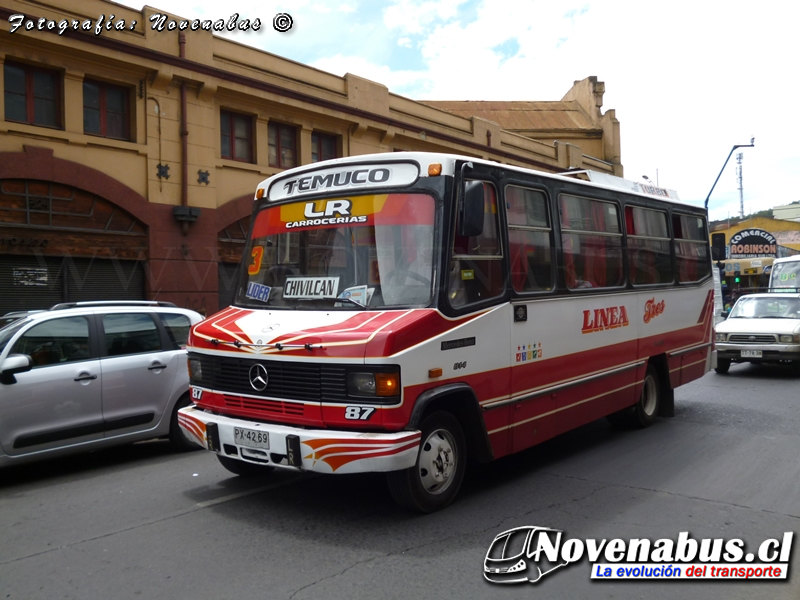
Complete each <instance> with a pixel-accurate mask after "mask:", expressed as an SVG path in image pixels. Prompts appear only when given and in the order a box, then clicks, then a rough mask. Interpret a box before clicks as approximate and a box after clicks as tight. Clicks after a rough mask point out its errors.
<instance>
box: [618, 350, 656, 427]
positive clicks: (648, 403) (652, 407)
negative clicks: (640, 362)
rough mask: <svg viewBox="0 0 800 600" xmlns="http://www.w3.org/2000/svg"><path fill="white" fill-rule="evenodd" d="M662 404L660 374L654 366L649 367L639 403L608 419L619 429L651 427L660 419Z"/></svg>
mask: <svg viewBox="0 0 800 600" xmlns="http://www.w3.org/2000/svg"><path fill="white" fill-rule="evenodd" d="M660 404H661V388H659V386H658V372H657V371H656V369H655V367H654V366H652V365H648V366H647V373H646V374H645V376H644V385H642V394H641V396H639V400H638V402H636V404H634V405H633V406H629V407H628V408H623V409H622V410H620V411H617V412H615V413H612V414H610V415H608V416H607V417H606V419H608V421H609V422H610V423H611V424H612V425H616V426H618V427H638V428H644V427H650V425H652V424H653V423H654V422H655V420H656V418H657V417H658V407H659V405H660Z"/></svg>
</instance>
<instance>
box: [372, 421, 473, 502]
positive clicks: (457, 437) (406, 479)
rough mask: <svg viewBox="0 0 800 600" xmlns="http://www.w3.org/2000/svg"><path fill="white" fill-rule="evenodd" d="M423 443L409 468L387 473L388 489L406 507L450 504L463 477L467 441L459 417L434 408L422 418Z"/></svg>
mask: <svg viewBox="0 0 800 600" xmlns="http://www.w3.org/2000/svg"><path fill="white" fill-rule="evenodd" d="M421 439H422V443H421V444H420V448H419V453H418V454H417V462H416V464H415V465H414V466H413V467H411V468H410V469H405V470H403V471H393V472H390V473H387V481H388V483H389V491H390V492H391V494H392V497H393V498H394V500H395V502H397V503H398V504H399V505H400V506H403V507H405V508H408V509H411V510H415V511H419V512H423V513H431V512H434V511H437V510H441V509H442V508H444V507H446V506H447V505H448V504H450V503H451V502H452V501H453V500H454V499H455V497H456V494H458V490H459V488H460V487H461V482H462V481H463V480H464V470H465V466H466V458H467V453H466V442H465V441H464V432H463V430H462V429H461V425H460V424H459V422H458V420H457V419H456V418H455V417H454V416H453V415H451V414H450V413H448V412H443V411H439V412H435V413H433V414H431V415H430V416H429V417H427V418H426V419H425V420H424V421H423V422H422V438H421Z"/></svg>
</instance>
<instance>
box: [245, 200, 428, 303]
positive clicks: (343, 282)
mask: <svg viewBox="0 0 800 600" xmlns="http://www.w3.org/2000/svg"><path fill="white" fill-rule="evenodd" d="M434 206H435V203H434V199H433V198H432V197H431V196H429V195H427V194H375V195H364V196H353V197H348V198H340V197H336V198H326V199H324V200H314V201H310V202H309V201H303V202H294V203H289V204H281V205H278V206H269V205H267V206H265V207H263V208H262V209H261V210H260V211H259V212H258V213H256V215H255V223H254V225H253V229H252V233H251V237H250V240H249V242H248V246H247V250H246V252H247V254H246V256H249V263H248V266H247V273H246V275H247V278H246V279H245V280H243V282H242V285H241V286H240V287H239V289H238V291H237V296H236V303H237V304H238V305H240V306H248V307H253V308H267V307H269V308H273V307H274V308H286V309H292V310H329V309H344V310H354V309H361V310H364V309H367V308H376V309H383V308H386V307H400V306H427V305H428V304H430V303H431V300H432V298H433V283H434V281H435V280H436V277H435V264H436V263H437V262H438V257H437V256H434V243H433V242H434V214H435V211H434Z"/></svg>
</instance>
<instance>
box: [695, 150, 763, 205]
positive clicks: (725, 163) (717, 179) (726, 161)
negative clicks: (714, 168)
mask: <svg viewBox="0 0 800 600" xmlns="http://www.w3.org/2000/svg"><path fill="white" fill-rule="evenodd" d="M755 145H756V138H750V143H749V144H736V145H735V146H734V147H733V148H731V151H730V152H729V153H728V158H726V159H725V162H724V163H723V164H722V169H720V171H719V175H717V178H716V179H715V180H714V185H712V186H711V189H710V190H708V196H706V210H708V199H709V198H711V192H713V191H714V188H715V187H716V185H717V182H718V181H719V178H720V175H722V172H723V171H724V170H725V166H726V165H727V164H728V161H729V160H730V159H731V156H732V155H733V151H734V150H736V149H737V148H752V147H753V146H755Z"/></svg>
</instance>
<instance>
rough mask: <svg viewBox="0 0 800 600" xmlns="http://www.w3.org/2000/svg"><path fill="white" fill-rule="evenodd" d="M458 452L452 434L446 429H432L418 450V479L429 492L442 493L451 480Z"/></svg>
mask: <svg viewBox="0 0 800 600" xmlns="http://www.w3.org/2000/svg"><path fill="white" fill-rule="evenodd" d="M457 461H458V454H457V452H456V443H455V440H454V439H453V436H452V435H451V433H450V432H449V431H447V430H446V429H437V430H435V431H432V432H431V434H430V435H429V436H428V438H427V439H426V440H425V442H424V443H423V444H422V447H421V448H420V451H419V467H418V468H419V479H420V483H421V484H422V487H423V488H424V489H425V491H426V492H428V493H429V494H433V495H437V494H441V493H443V492H444V491H445V490H447V488H449V487H450V484H451V483H452V482H453V476H454V475H455V472H456V467H457Z"/></svg>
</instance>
